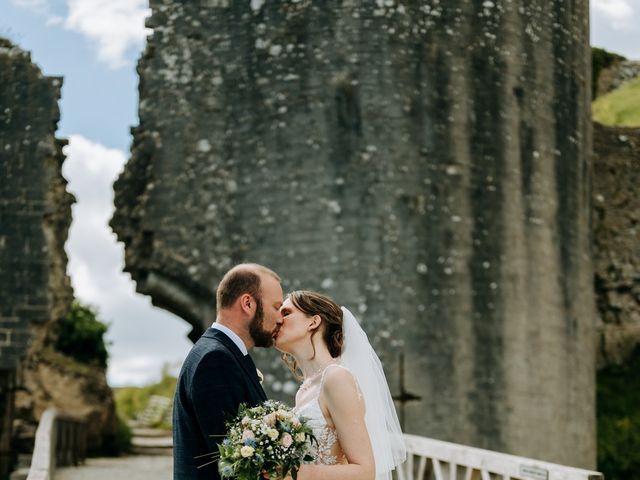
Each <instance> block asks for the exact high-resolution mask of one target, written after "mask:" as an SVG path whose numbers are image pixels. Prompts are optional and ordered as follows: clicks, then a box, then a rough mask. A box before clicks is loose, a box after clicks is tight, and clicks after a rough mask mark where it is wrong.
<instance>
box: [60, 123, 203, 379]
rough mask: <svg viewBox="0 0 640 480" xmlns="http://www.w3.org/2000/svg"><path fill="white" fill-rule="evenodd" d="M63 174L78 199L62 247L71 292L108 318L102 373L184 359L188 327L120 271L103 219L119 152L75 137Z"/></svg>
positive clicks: (109, 208)
mask: <svg viewBox="0 0 640 480" xmlns="http://www.w3.org/2000/svg"><path fill="white" fill-rule="evenodd" d="M65 154H66V155H67V159H66V160H65V162H64V163H63V167H62V173H63V175H64V176H65V178H66V179H67V180H68V182H69V185H68V186H67V189H68V190H69V191H70V192H72V193H73V194H74V195H75V197H76V200H77V203H76V204H75V205H73V210H72V214H73V222H72V224H71V229H70V231H69V239H68V241H67V244H66V250H67V254H68V257H69V263H68V267H67V268H68V272H69V276H70V277H71V283H72V285H73V289H74V293H75V296H76V298H78V299H79V300H81V301H82V302H83V303H86V304H89V305H91V306H93V307H95V308H97V310H98V315H99V317H100V319H101V320H103V321H106V322H107V323H109V324H110V327H109V330H108V332H107V338H108V340H109V341H110V342H111V345H110V346H109V355H110V358H109V366H108V370H107V379H108V380H109V383H110V384H111V385H113V386H116V385H118V386H122V385H131V384H134V385H142V384H145V383H149V382H151V381H154V380H157V379H158V378H159V375H160V370H161V368H162V365H163V364H165V363H167V362H172V363H175V362H176V361H178V363H180V360H181V359H183V358H184V357H185V355H186V353H187V352H188V350H189V348H190V347H191V343H190V342H189V341H188V339H187V333H188V331H189V330H190V327H189V325H188V324H187V323H186V322H184V321H183V320H181V319H179V318H176V317H175V316H174V315H172V314H170V313H168V312H165V311H163V310H160V309H157V308H155V307H153V306H152V305H151V302H150V300H149V298H148V297H146V296H142V295H139V294H137V293H136V292H135V285H134V282H133V281H132V280H131V278H130V277H129V275H128V274H125V273H123V271H122V269H123V264H124V251H123V247H122V245H121V244H118V243H117V241H116V237H115V235H114V234H113V232H112V231H111V229H110V227H109V225H108V223H109V219H110V218H111V216H112V214H113V190H112V184H113V182H114V180H115V179H116V177H117V176H118V174H119V173H120V172H121V171H122V169H123V166H124V164H125V162H126V159H127V155H126V154H125V152H123V151H121V150H117V149H111V148H106V147H105V146H104V145H101V144H99V143H95V142H92V141H91V140H89V139H87V138H85V137H83V136H81V135H71V136H70V137H69V145H68V146H66V147H65Z"/></svg>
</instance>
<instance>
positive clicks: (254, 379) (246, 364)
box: [202, 328, 267, 401]
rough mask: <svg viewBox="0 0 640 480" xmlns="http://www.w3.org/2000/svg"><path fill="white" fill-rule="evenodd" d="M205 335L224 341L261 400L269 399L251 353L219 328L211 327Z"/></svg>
mask: <svg viewBox="0 0 640 480" xmlns="http://www.w3.org/2000/svg"><path fill="white" fill-rule="evenodd" d="M202 336H203V337H208V338H213V339H215V340H218V341H219V342H220V343H222V344H223V345H224V346H225V347H227V349H229V351H230V352H231V353H233V356H234V357H235V358H236V360H237V361H238V363H239V364H240V365H241V366H242V369H243V370H244V373H245V374H246V375H247V377H249V379H250V383H251V384H252V385H253V387H254V389H255V391H256V393H257V395H258V398H260V400H261V401H264V400H266V399H267V394H266V393H265V392H264V390H263V388H262V385H260V380H259V379H258V372H257V371H256V366H255V364H254V363H253V360H252V359H251V357H250V356H249V355H245V354H243V353H242V352H241V351H240V349H239V348H238V346H237V345H236V344H235V343H234V342H233V340H231V339H230V338H229V337H228V336H227V334H226V333H224V332H222V331H220V330H218V329H217V328H209V329H207V331H206V332H205V333H204V334H203V335H202Z"/></svg>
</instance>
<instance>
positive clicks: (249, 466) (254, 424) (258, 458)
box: [202, 400, 316, 480]
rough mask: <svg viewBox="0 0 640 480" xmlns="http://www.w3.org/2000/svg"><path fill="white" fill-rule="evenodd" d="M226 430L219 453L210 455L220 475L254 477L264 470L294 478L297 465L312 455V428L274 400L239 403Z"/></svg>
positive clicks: (250, 479)
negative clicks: (248, 403) (256, 403)
mask: <svg viewBox="0 0 640 480" xmlns="http://www.w3.org/2000/svg"><path fill="white" fill-rule="evenodd" d="M227 432H228V433H227V436H226V438H225V439H224V441H223V442H222V443H221V444H220V445H219V447H218V448H219V455H213V456H211V458H212V460H211V461H216V460H218V462H219V463H218V469H219V471H220V475H221V476H222V477H223V478H233V479H237V480H255V479H256V478H260V477H262V474H263V473H268V474H269V477H271V478H273V477H279V478H283V477H286V476H287V474H288V473H291V476H292V477H293V478H294V480H295V479H296V478H297V474H298V469H299V468H300V465H301V464H302V463H304V462H310V461H312V460H313V458H314V457H313V455H312V453H311V452H312V445H313V443H314V442H316V439H315V437H314V436H313V433H312V430H311V427H310V426H309V425H308V424H307V423H306V420H305V419H304V418H299V417H297V416H296V414H295V413H294V412H293V411H292V410H291V408H289V407H287V406H286V405H285V404H283V403H281V402H277V401H275V400H267V401H266V402H264V403H262V404H261V405H259V406H257V407H253V408H248V407H247V406H246V405H241V406H240V410H239V411H238V415H237V416H236V417H235V418H234V419H233V420H232V421H230V422H228V423H227ZM209 456H210V455H209ZM211 461H209V462H207V463H205V464H204V465H208V464H209V463H211ZM204 465H202V466H204Z"/></svg>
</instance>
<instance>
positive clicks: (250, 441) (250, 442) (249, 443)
mask: <svg viewBox="0 0 640 480" xmlns="http://www.w3.org/2000/svg"><path fill="white" fill-rule="evenodd" d="M244 444H245V445H246V446H248V447H253V448H256V439H255V438H245V440H244Z"/></svg>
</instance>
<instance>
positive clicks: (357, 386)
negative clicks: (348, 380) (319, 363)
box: [318, 363, 362, 398]
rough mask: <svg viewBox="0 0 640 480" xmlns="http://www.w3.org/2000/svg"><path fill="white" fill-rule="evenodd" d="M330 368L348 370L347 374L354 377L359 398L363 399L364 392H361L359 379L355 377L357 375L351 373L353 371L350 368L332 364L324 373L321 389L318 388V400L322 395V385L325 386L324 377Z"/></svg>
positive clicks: (321, 379)
mask: <svg viewBox="0 0 640 480" xmlns="http://www.w3.org/2000/svg"><path fill="white" fill-rule="evenodd" d="M330 367H340V368H342V369H344V370H346V371H347V372H349V373H350V374H351V376H352V377H353V380H354V382H355V383H356V389H357V390H358V398H362V392H361V391H360V385H358V379H357V378H356V377H355V375H354V374H353V372H352V371H351V369H350V368H349V367H345V366H344V365H341V364H339V363H330V364H329V365H327V366H326V367H325V369H324V370H323V371H322V377H321V378H320V385H319V388H318V398H320V393H321V392H322V385H323V384H324V376H325V374H326V373H327V370H329V368H330Z"/></svg>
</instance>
